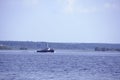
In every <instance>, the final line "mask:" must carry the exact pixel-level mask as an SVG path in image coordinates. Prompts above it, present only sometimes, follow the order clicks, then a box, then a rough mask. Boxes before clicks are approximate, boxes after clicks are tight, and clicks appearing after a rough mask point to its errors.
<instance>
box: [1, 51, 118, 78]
mask: <svg viewBox="0 0 120 80" xmlns="http://www.w3.org/2000/svg"><path fill="white" fill-rule="evenodd" d="M50 75H51V76H50ZM31 76H32V77H31ZM60 76H61V77H60ZM86 76H87V77H86ZM97 78H99V79H97ZM51 79H52V80H120V53H116V52H107V53H103V52H78V51H77V52H74V51H70V52H69V51H61V52H60V51H58V52H55V53H45V54H44V53H36V52H35V51H1V52H0V80H51Z"/></svg>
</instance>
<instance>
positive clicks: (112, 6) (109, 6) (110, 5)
mask: <svg viewBox="0 0 120 80" xmlns="http://www.w3.org/2000/svg"><path fill="white" fill-rule="evenodd" d="M104 7H105V8H107V9H111V8H117V5H116V4H114V3H105V4H104Z"/></svg>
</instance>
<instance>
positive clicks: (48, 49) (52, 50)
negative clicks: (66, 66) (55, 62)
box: [37, 43, 54, 52]
mask: <svg viewBox="0 0 120 80" xmlns="http://www.w3.org/2000/svg"><path fill="white" fill-rule="evenodd" d="M46 45H47V48H45V49H42V50H37V52H54V49H52V48H49V47H48V43H46Z"/></svg>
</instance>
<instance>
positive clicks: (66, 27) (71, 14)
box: [0, 0, 120, 43]
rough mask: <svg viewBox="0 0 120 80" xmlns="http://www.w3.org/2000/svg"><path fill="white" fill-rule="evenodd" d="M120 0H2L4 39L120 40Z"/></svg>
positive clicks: (0, 27) (0, 36) (0, 33)
mask: <svg viewBox="0 0 120 80" xmlns="http://www.w3.org/2000/svg"><path fill="white" fill-rule="evenodd" d="M119 32H120V0H0V40H4V41H6V40H7V41H47V42H79V43H120V34H119Z"/></svg>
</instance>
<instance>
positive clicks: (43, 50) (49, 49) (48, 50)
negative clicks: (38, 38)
mask: <svg viewBox="0 0 120 80" xmlns="http://www.w3.org/2000/svg"><path fill="white" fill-rule="evenodd" d="M37 52H54V49H52V48H46V49H42V50H37Z"/></svg>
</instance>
